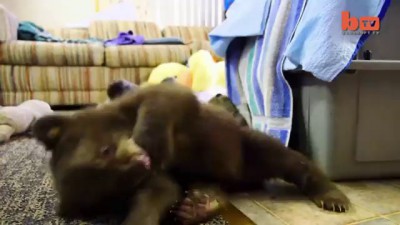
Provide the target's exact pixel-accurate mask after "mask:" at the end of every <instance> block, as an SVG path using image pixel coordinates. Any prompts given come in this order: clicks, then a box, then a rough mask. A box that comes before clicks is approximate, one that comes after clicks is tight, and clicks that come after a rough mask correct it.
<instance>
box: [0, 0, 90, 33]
mask: <svg viewBox="0 0 400 225" xmlns="http://www.w3.org/2000/svg"><path fill="white" fill-rule="evenodd" d="M0 4H2V5H4V6H5V7H6V8H8V9H9V10H10V11H12V12H13V13H14V14H16V15H17V17H18V18H19V19H20V20H30V21H33V22H35V23H37V24H39V25H41V26H43V27H47V28H54V27H60V26H63V25H65V24H66V23H74V22H78V21H80V20H83V19H86V18H87V17H88V16H90V15H93V14H94V13H95V3H94V0H0ZM77 6H78V7H77Z"/></svg>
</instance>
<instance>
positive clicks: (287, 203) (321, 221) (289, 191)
mask: <svg viewBox="0 0 400 225" xmlns="http://www.w3.org/2000/svg"><path fill="white" fill-rule="evenodd" d="M268 190H269V193H258V194H252V196H251V197H250V198H251V199H253V200H256V201H257V202H258V203H259V204H261V205H262V206H264V207H265V208H267V209H269V210H270V211H271V212H272V213H273V214H274V215H277V216H278V217H279V218H281V219H283V220H284V221H285V222H286V223H287V224H290V225H303V224H304V225H309V224H313V225H327V224H329V225H343V224H348V223H352V222H356V221H360V220H364V219H368V218H373V217H375V216H377V215H376V214H374V213H372V212H370V211H368V210H366V209H363V208H361V207H358V206H352V207H351V209H350V211H348V212H346V213H334V212H329V211H325V210H322V209H320V208H318V207H317V206H316V205H315V204H314V203H313V202H311V201H310V200H309V199H308V198H306V197H305V196H303V195H302V194H301V193H299V191H298V190H297V189H296V188H294V187H292V186H287V187H279V186H277V187H273V188H269V189H268Z"/></svg>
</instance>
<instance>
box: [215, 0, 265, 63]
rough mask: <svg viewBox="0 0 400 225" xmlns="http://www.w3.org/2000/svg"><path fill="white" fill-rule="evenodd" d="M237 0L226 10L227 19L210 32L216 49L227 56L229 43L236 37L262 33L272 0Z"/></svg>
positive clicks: (219, 53)
mask: <svg viewBox="0 0 400 225" xmlns="http://www.w3.org/2000/svg"><path fill="white" fill-rule="evenodd" d="M251 1H252V3H251V4H249V0H235V1H234V2H233V3H232V5H231V6H230V7H229V9H228V11H227V12H226V18H227V19H226V20H224V21H223V22H222V23H221V24H220V25H219V26H217V27H216V28H215V29H214V30H212V31H211V32H210V34H209V36H210V41H211V46H212V48H213V49H214V51H215V52H216V53H217V54H218V55H220V56H222V57H225V53H226V51H227V48H228V46H229V44H230V43H231V42H232V40H233V39H234V38H236V37H250V36H256V35H262V34H263V32H264V28H265V23H266V20H267V18H268V10H269V6H270V1H271V0H251Z"/></svg>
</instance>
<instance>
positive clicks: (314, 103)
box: [288, 60, 400, 180]
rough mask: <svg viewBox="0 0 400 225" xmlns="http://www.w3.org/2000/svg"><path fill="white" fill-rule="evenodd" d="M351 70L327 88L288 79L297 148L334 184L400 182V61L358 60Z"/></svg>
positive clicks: (299, 77) (308, 79)
mask: <svg viewBox="0 0 400 225" xmlns="http://www.w3.org/2000/svg"><path fill="white" fill-rule="evenodd" d="M350 69H354V71H350V72H345V74H341V75H340V76H339V77H338V78H337V79H336V80H334V81H333V82H331V83H328V82H324V81H321V80H318V79H316V78H315V77H313V76H312V75H310V74H305V73H302V74H290V76H288V77H291V78H289V80H290V82H291V84H292V88H293V95H294V102H295V104H294V113H295V115H294V130H293V135H292V138H294V139H295V140H296V141H297V143H296V147H297V148H300V149H301V150H304V151H306V153H308V154H311V156H312V158H313V159H314V160H315V161H316V162H317V163H318V164H319V165H320V166H321V168H322V169H323V170H324V171H325V172H326V173H327V174H328V175H329V176H330V177H331V178H332V179H335V180H340V179H353V178H383V177H400V61H379V60H371V61H366V60H356V61H353V63H352V64H351V67H350ZM293 76H296V77H295V78H294V77H293Z"/></svg>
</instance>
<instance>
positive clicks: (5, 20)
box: [0, 5, 19, 42]
mask: <svg viewBox="0 0 400 225" xmlns="http://www.w3.org/2000/svg"><path fill="white" fill-rule="evenodd" d="M18 24H19V21H18V18H17V17H16V16H15V15H14V14H13V13H11V12H10V11H8V10H7V9H6V8H5V7H4V6H3V5H0V42H5V41H12V40H17V34H18Z"/></svg>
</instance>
